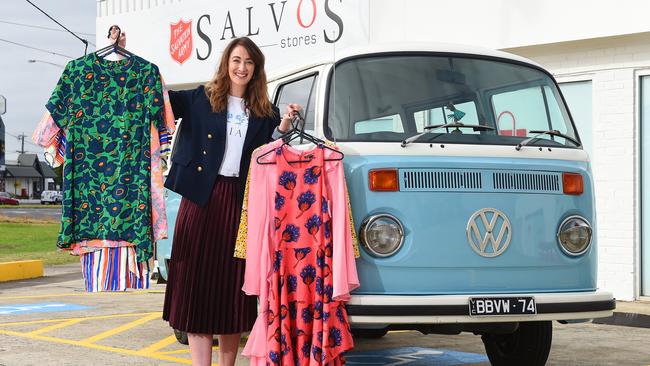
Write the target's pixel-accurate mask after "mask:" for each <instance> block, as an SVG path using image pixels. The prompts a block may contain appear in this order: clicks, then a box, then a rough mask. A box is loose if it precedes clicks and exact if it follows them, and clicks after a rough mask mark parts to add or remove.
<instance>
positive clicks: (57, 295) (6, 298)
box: [2, 290, 165, 301]
mask: <svg viewBox="0 0 650 366" xmlns="http://www.w3.org/2000/svg"><path fill="white" fill-rule="evenodd" d="M164 293H165V291H138V290H134V291H133V292H110V293H108V292H84V293H72V294H45V295H24V296H3V297H2V300H3V301H4V300H19V299H40V298H49V297H70V296H111V297H112V296H118V295H146V294H164Z"/></svg>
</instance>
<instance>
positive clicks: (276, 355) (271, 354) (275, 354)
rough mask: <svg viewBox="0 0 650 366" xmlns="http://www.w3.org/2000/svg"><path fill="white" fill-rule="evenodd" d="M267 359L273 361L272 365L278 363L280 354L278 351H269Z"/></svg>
mask: <svg viewBox="0 0 650 366" xmlns="http://www.w3.org/2000/svg"><path fill="white" fill-rule="evenodd" d="M269 359H270V360H271V362H273V364H274V365H279V364H280V354H279V353H278V352H273V351H271V352H269Z"/></svg>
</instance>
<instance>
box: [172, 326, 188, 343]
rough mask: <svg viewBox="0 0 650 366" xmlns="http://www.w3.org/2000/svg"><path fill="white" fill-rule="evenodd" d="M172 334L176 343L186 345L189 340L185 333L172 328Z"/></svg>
mask: <svg viewBox="0 0 650 366" xmlns="http://www.w3.org/2000/svg"><path fill="white" fill-rule="evenodd" d="M174 335H175V336H176V340H177V341H178V343H180V344H184V345H186V346H187V345H188V344H190V342H189V341H188V340H187V333H185V332H182V331H180V330H176V329H174Z"/></svg>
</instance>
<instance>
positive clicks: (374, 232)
mask: <svg viewBox="0 0 650 366" xmlns="http://www.w3.org/2000/svg"><path fill="white" fill-rule="evenodd" d="M359 236H360V238H361V243H362V244H363V246H364V247H365V248H366V249H367V250H368V252H370V254H372V255H374V256H376V257H388V256H391V255H393V254H395V253H396V252H397V251H398V250H399V249H400V248H401V247H402V243H403V242H404V228H403V227H402V224H401V223H400V222H399V220H398V219H397V218H395V217H394V216H392V215H388V214H380V215H374V216H370V217H368V218H366V219H365V220H364V221H363V223H362V224H361V233H360V235H359Z"/></svg>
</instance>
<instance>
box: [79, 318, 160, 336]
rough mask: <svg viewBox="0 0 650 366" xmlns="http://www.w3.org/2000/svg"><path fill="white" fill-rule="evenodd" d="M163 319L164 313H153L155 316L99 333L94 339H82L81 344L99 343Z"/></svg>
mask: <svg viewBox="0 0 650 366" xmlns="http://www.w3.org/2000/svg"><path fill="white" fill-rule="evenodd" d="M161 317H162V313H153V314H150V315H148V316H145V317H143V318H140V319H138V320H134V321H132V322H130V323H126V324H123V325H120V326H119V327H117V328H113V329H110V330H107V331H105V332H102V333H99V334H97V335H95V336H92V337H89V338H86V339H82V340H81V343H94V342H97V341H99V340H102V339H104V338H108V337H111V336H114V335H116V334H119V333H122V332H125V331H127V330H129V329H132V328H135V327H137V326H138V325H142V324H144V323H147V322H150V321H152V320H154V319H160V318H161Z"/></svg>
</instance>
